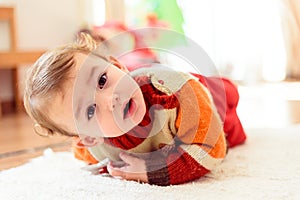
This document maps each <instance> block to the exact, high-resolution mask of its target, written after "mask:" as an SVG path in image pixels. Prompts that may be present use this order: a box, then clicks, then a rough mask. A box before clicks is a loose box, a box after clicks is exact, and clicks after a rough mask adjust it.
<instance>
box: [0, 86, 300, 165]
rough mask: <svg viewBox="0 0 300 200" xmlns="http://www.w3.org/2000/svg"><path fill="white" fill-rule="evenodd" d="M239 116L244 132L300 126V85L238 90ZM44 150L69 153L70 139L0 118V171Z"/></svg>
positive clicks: (21, 119)
mask: <svg viewBox="0 0 300 200" xmlns="http://www.w3.org/2000/svg"><path fill="white" fill-rule="evenodd" d="M239 90H240V104H239V107H238V113H239V116H240V119H241V121H242V124H243V125H244V127H245V128H246V129H258V128H284V127H287V126H290V125H295V124H300V83H283V84H264V85H258V86H251V87H243V86H241V87H239ZM47 148H51V149H53V150H54V151H70V150H71V138H67V137H62V136H60V137H58V136H56V137H52V138H43V137H41V136H38V135H36V134H35V133H34V132H33V123H32V121H31V120H30V119H29V117H28V116H27V115H26V114H25V113H23V114H18V115H9V116H3V117H2V118H0V170H3V169H8V168H11V167H15V166H18V165H21V164H23V163H25V162H27V161H28V160H29V159H31V158H33V157H36V156H40V155H41V154H42V153H43V151H44V150H45V149H47Z"/></svg>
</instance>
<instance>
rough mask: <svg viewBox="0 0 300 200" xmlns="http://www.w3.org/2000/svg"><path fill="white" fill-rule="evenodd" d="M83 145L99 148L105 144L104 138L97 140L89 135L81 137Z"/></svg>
mask: <svg viewBox="0 0 300 200" xmlns="http://www.w3.org/2000/svg"><path fill="white" fill-rule="evenodd" d="M79 138H80V141H81V143H82V144H83V145H84V146H85V147H94V146H97V145H98V144H102V143H103V142H104V139H103V138H100V137H99V138H96V137H91V136H87V135H79Z"/></svg>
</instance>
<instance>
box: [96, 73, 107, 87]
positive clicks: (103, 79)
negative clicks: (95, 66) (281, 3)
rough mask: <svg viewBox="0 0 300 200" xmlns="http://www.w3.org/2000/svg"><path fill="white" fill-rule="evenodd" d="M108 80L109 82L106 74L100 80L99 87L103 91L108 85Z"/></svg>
mask: <svg viewBox="0 0 300 200" xmlns="http://www.w3.org/2000/svg"><path fill="white" fill-rule="evenodd" d="M106 80H107V75H106V73H104V74H102V75H101V76H100V78H99V80H98V87H99V88H100V89H103V87H104V85H105V83H106Z"/></svg>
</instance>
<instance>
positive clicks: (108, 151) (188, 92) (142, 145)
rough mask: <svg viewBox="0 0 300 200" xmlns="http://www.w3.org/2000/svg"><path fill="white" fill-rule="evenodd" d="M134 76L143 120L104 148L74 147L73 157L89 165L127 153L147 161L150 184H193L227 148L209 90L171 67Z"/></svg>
mask: <svg viewBox="0 0 300 200" xmlns="http://www.w3.org/2000/svg"><path fill="white" fill-rule="evenodd" d="M132 76H133V78H134V79H135V80H136V82H137V83H138V84H139V85H140V88H141V90H142V92H143V95H144V99H145V103H146V107H147V112H146V115H145V117H144V119H143V120H142V122H141V123H140V124H139V125H138V126H137V127H135V128H134V129H132V130H131V131H129V132H128V133H126V134H124V135H122V136H119V137H115V138H106V139H105V142H104V143H103V144H101V145H98V146H95V147H91V148H87V149H86V148H78V147H76V148H74V150H75V151H74V152H75V156H76V157H77V158H79V159H82V160H85V161H87V162H89V163H97V162H98V161H101V160H103V159H105V158H109V159H110V160H112V161H118V160H120V158H119V156H118V155H119V153H120V152H121V151H125V152H127V153H130V154H132V155H134V156H137V157H139V158H143V159H145V161H146V166H147V175H148V182H149V183H150V184H156V185H171V184H181V183H185V182H188V181H191V180H195V179H198V178H200V177H201V176H203V175H205V174H206V173H208V172H209V171H210V170H212V169H213V168H215V167H216V166H217V165H219V164H220V163H221V161H222V160H223V159H224V157H225V155H226V152H227V144H226V138H225V133H224V129H223V122H222V120H221V118H220V115H219V113H218V111H217V109H216V106H215V104H214V101H213V98H212V96H211V94H210V92H209V91H208V89H207V87H205V86H204V85H203V84H201V83H200V82H199V81H198V79H196V78H195V77H194V76H192V75H190V74H185V73H181V72H175V71H173V70H170V69H167V68H159V67H157V68H145V69H138V70H136V71H134V72H132ZM244 139H245V138H243V141H244Z"/></svg>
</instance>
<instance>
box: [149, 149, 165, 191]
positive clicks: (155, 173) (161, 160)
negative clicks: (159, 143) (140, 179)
mask: <svg viewBox="0 0 300 200" xmlns="http://www.w3.org/2000/svg"><path fill="white" fill-rule="evenodd" d="M145 161H146V169H147V176H148V183H149V184H155V185H161V186H166V185H170V180H169V170H168V166H167V163H166V157H165V156H162V154H161V153H158V152H155V153H154V152H152V153H151V156H150V158H148V159H146V160H145Z"/></svg>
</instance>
